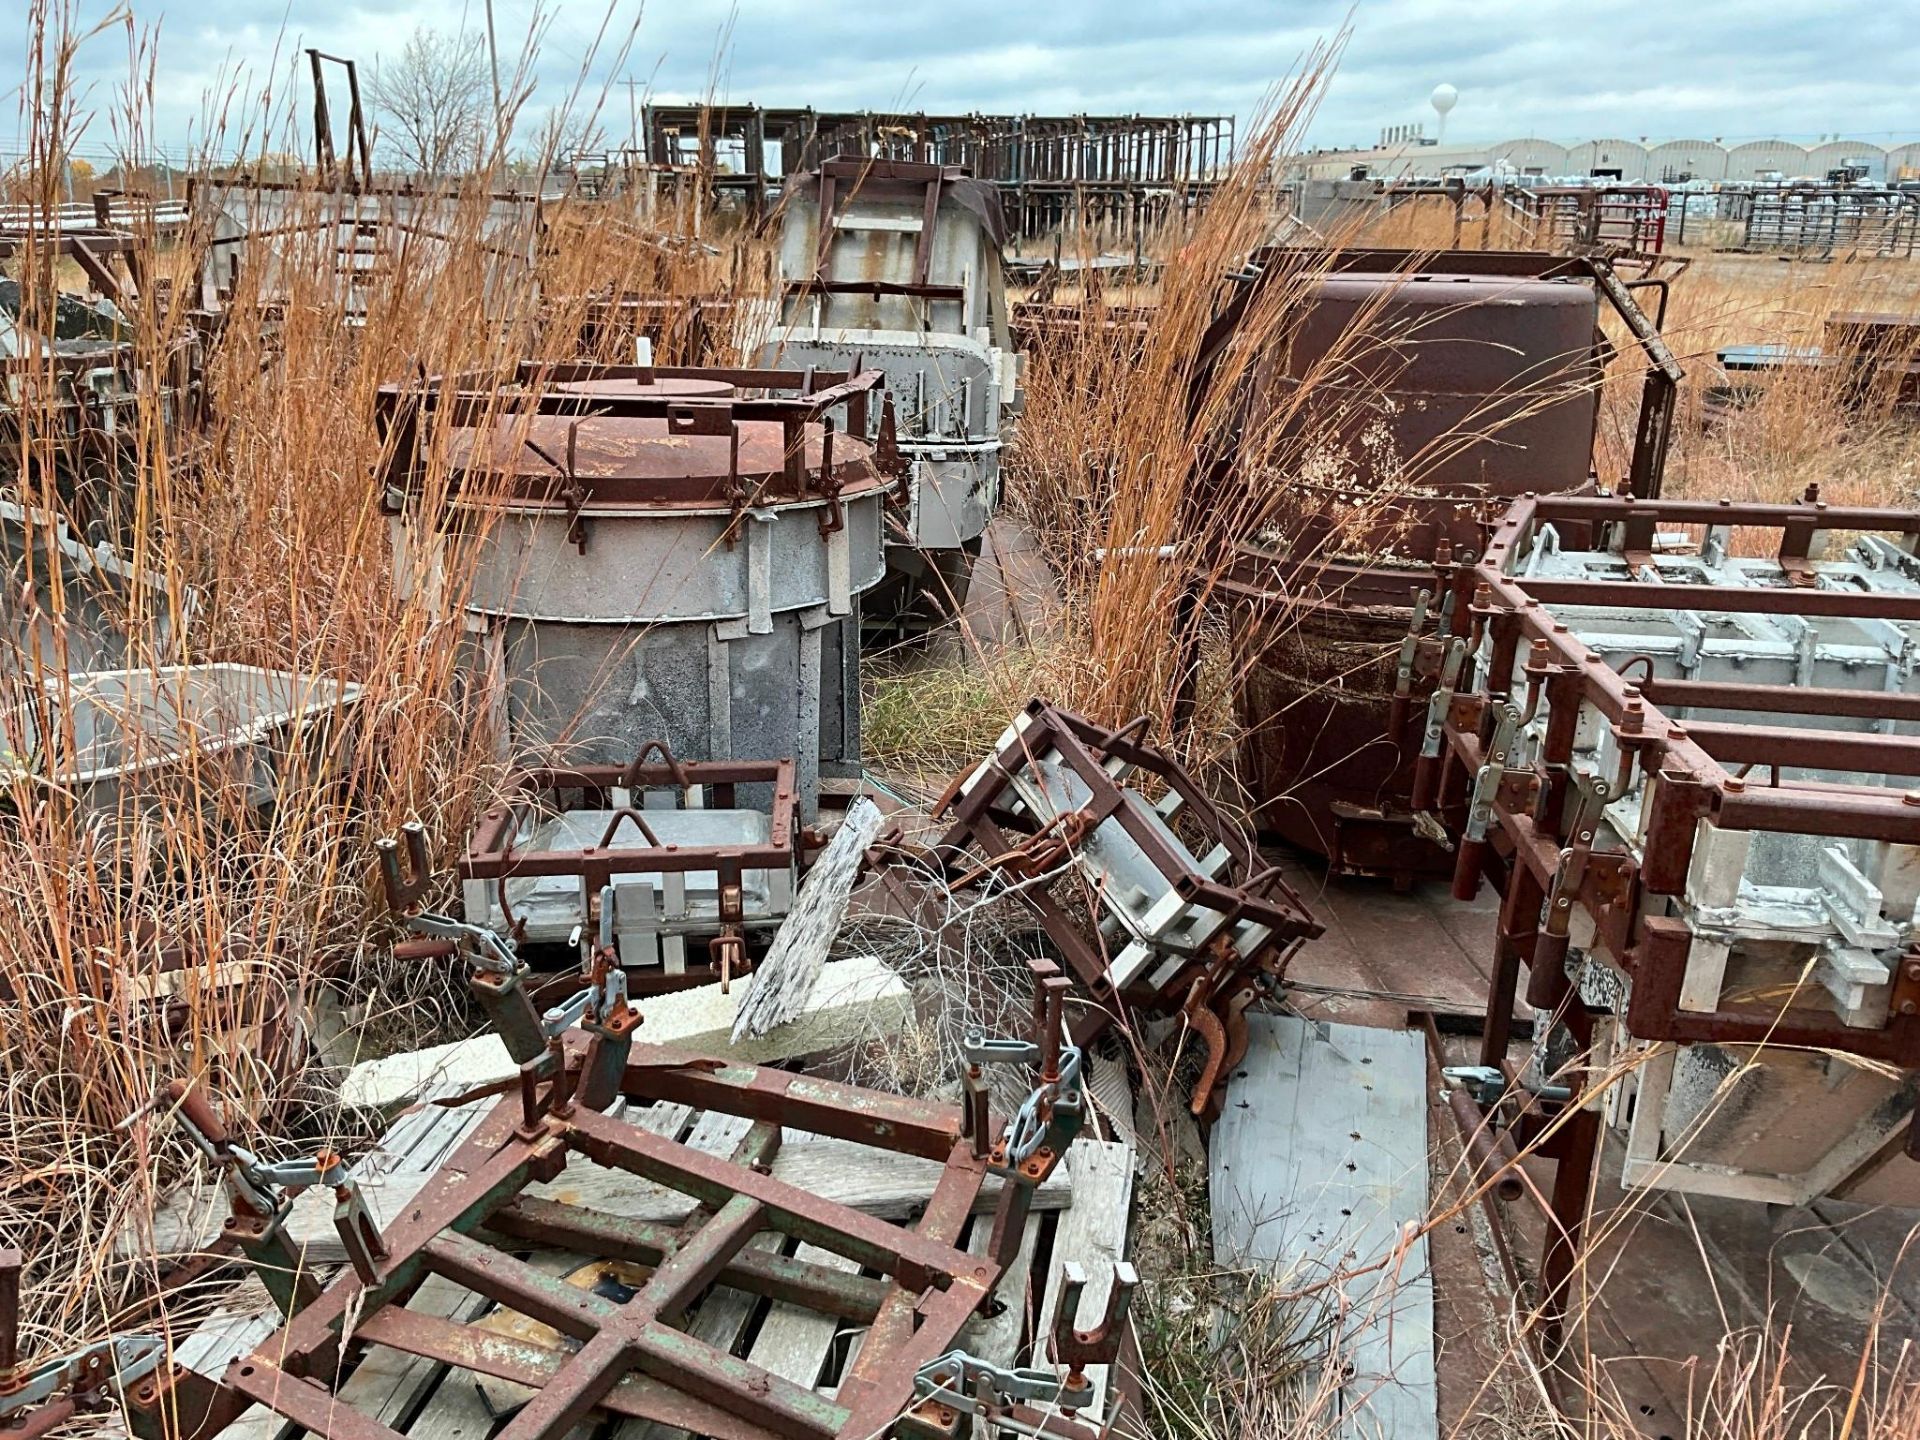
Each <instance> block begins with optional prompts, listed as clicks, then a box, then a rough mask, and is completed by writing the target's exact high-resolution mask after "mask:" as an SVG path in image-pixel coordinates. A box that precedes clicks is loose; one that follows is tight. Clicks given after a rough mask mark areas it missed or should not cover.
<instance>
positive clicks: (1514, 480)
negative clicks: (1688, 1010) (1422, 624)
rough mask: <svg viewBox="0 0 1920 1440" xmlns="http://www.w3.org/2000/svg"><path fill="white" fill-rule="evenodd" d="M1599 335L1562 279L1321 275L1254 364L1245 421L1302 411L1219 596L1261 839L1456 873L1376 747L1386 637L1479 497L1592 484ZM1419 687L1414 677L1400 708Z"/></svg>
mask: <svg viewBox="0 0 1920 1440" xmlns="http://www.w3.org/2000/svg"><path fill="white" fill-rule="evenodd" d="M1540 258H1541V260H1542V261H1543V262H1546V263H1549V264H1550V263H1552V257H1546V256H1543V257H1540ZM1598 321H1599V299H1598V296H1597V295H1596V293H1595V290H1594V289H1593V287H1592V286H1591V285H1590V284H1588V283H1583V282H1582V281H1580V280H1578V279H1574V278H1570V277H1569V278H1559V279H1541V278H1528V277H1516V276H1509V275H1451V274H1404V273H1393V274H1388V273H1381V274H1364V273H1360V274H1355V273H1344V274H1332V275H1328V276H1325V277H1323V278H1322V279H1320V280H1319V281H1318V282H1317V283H1316V284H1315V286H1314V288H1313V290H1312V292H1311V297H1310V299H1309V300H1308V301H1307V303H1306V306H1305V309H1304V313H1303V314H1302V316H1301V318H1300V320H1299V322H1298V324H1297V325H1296V326H1294V327H1293V328H1292V329H1291V330H1290V332H1289V334H1288V338H1287V342H1286V343H1285V345H1284V346H1281V347H1278V348H1276V350H1275V352H1274V354H1273V355H1272V356H1271V357H1270V358H1268V359H1267V360H1266V361H1265V362H1264V363H1263V364H1262V366H1261V367H1260V369H1259V371H1258V372H1257V379H1256V382H1255V386H1254V392H1253V395H1252V397H1251V403H1250V412H1249V413H1250V414H1252V415H1256V416H1257V415H1261V414H1272V413H1275V412H1276V411H1278V412H1283V413H1284V412H1285V411H1287V410H1288V409H1289V407H1295V406H1297V407H1298V408H1297V412H1296V413H1295V414H1294V415H1293V417H1292V419H1291V420H1290V421H1289V422H1288V426H1287V439H1286V441H1285V442H1284V443H1283V445H1282V447H1281V453H1283V454H1284V455H1285V456H1286V463H1287V464H1288V465H1289V466H1290V467H1291V468H1292V470H1293V472H1294V473H1293V474H1292V475H1291V478H1290V479H1289V480H1288V483H1287V486H1286V492H1285V493H1286V497H1287V500H1286V506H1285V508H1284V509H1283V511H1282V513H1281V514H1280V515H1279V516H1278V517H1277V519H1276V522H1275V523H1274V525H1273V526H1272V527H1271V531H1270V533H1269V534H1268V535H1265V536H1262V537H1257V538H1256V539H1255V540H1253V541H1252V542H1250V543H1248V544H1246V545H1244V546H1243V547H1242V550H1241V565H1240V567H1239V570H1238V573H1237V574H1236V576H1235V582H1236V583H1235V585H1234V586H1233V589H1234V592H1235V595H1236V599H1237V601H1238V604H1237V607H1236V616H1237V619H1238V621H1239V627H1240V634H1241V638H1242V640H1243V641H1244V642H1245V643H1246V645H1247V647H1248V648H1249V649H1250V650H1252V651H1253V652H1255V654H1257V656H1258V660H1257V663H1254V664H1252V665H1251V666H1249V667H1248V670H1247V672H1246V674H1247V678H1246V681H1245V683H1244V684H1243V685H1242V686H1241V689H1240V694H1239V707H1240V718H1241V721H1242V723H1243V725H1244V726H1245V732H1246V736H1247V738H1246V741H1245V742H1244V744H1243V745H1242V748H1241V765H1242V770H1243V772H1244V774H1245V778H1246V779H1247V781H1248V782H1249V784H1250V785H1251V786H1252V788H1253V791H1254V793H1255V794H1256V795H1257V796H1258V797H1259V798H1260V801H1261V809H1260V811H1259V822H1260V824H1261V827H1262V828H1263V829H1264V830H1267V831H1269V832H1273V833H1277V834H1279V835H1281V836H1283V837H1284V838H1286V839H1287V840H1290V841H1292V842H1293V843H1295V844H1298V845H1302V846H1305V847H1307V848H1309V849H1312V850H1316V851H1318V852H1320V853H1322V854H1325V855H1328V856H1329V857H1330V858H1332V859H1333V860H1334V862H1335V865H1336V868H1338V869H1342V870H1347V871H1353V872H1360V873H1371V874H1390V875H1394V876H1397V877H1401V878H1404V877H1406V876H1408V875H1410V874H1413V873H1417V872H1420V871H1423V870H1432V871H1441V870H1447V869H1450V868H1451V866H1452V858H1451V857H1450V856H1449V855H1448V854H1447V853H1446V852H1445V851H1444V850H1442V849H1441V848H1440V847H1438V846H1436V845H1434V844H1432V843H1430V842H1429V841H1428V840H1426V839H1425V838H1423V837H1422V836H1421V834H1420V833H1419V832H1418V831H1417V830H1416V829H1415V828H1414V826H1413V824H1412V815H1411V811H1410V808H1409V800H1410V794H1411V786H1412V773H1413V764H1412V761H1413V755H1414V753H1415V751H1416V750H1417V747H1410V746H1409V745H1407V744H1406V743H1405V737H1404V736H1403V735H1396V734H1390V733H1389V729H1390V726H1389V721H1390V718H1391V715H1392V713H1393V709H1394V706H1393V697H1394V691H1395V689H1396V686H1397V684H1398V680H1399V676H1398V662H1399V650H1400V645H1399V642H1400V640H1401V639H1402V637H1404V636H1405V634H1406V632H1407V628H1408V626H1409V624H1410V623H1411V621H1412V603H1413V600H1414V597H1415V595H1416V593H1417V592H1418V590H1419V589H1420V588H1421V587H1422V586H1423V585H1425V586H1431V585H1432V583H1433V569H1432V566H1433V562H1434V560H1435V557H1436V554H1437V553H1442V552H1443V551H1444V549H1445V548H1446V547H1449V546H1450V547H1452V549H1453V551H1454V552H1455V554H1456V556H1458V557H1461V558H1464V557H1465V555H1466V554H1467V553H1468V552H1470V551H1471V549H1472V547H1473V546H1474V545H1475V544H1477V543H1478V536H1479V533H1480V532H1479V525H1478V523H1477V511H1478V509H1479V507H1480V505H1481V502H1482V501H1483V499H1484V498H1486V497H1489V496H1512V495H1518V494H1521V493H1524V492H1526V491H1540V492H1551V491H1564V490H1574V489H1578V488H1580V487H1581V486H1583V485H1585V484H1587V482H1588V480H1589V478H1590V474H1591V457H1592V450H1593V438H1594V429H1595V424H1596V421H1597V417H1598V410H1599V388H1598V382H1599V379H1600V364H1601V350H1600V332H1599V328H1598ZM1313 596H1318V597H1320V598H1318V599H1314V598H1312V597H1313ZM1430 691H1431V682H1430V679H1429V678H1427V677H1421V679H1420V683H1419V684H1418V685H1417V687H1416V689H1415V692H1414V694H1413V697H1412V700H1413V703H1412V708H1413V709H1414V710H1424V700H1425V696H1426V694H1428V693H1430Z"/></svg>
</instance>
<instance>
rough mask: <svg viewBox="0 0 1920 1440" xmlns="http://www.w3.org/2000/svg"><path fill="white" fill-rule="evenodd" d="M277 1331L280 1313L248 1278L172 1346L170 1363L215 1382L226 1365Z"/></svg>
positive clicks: (261, 1288)
mask: <svg viewBox="0 0 1920 1440" xmlns="http://www.w3.org/2000/svg"><path fill="white" fill-rule="evenodd" d="M279 1328H280V1311H279V1310H278V1308H276V1307H275V1305H274V1303H273V1297H272V1296H271V1295H269V1294H268V1293H267V1287H266V1286H265V1285H263V1284H261V1283H260V1280H259V1279H258V1277H256V1276H252V1275H249V1276H248V1277H247V1278H246V1279H245V1280H243V1281H241V1282H240V1284H238V1285H236V1286H235V1287H234V1289H233V1293H232V1294H230V1295H229V1296H228V1297H227V1298H226V1300H225V1301H223V1302H222V1303H221V1305H220V1308H219V1309H217V1310H215V1311H214V1312H213V1314H211V1315H209V1316H208V1317H207V1318H206V1319H205V1320H203V1321H201V1322H200V1325H199V1327H198V1328H197V1329H195V1330H194V1332H193V1333H192V1334H191V1335H188V1336H187V1337H186V1338H185V1339H183V1340H182V1341H181V1342H180V1343H179V1344H178V1345H176V1346H175V1347H174V1351H173V1363H174V1364H176V1365H179V1366H181V1367H182V1368H184V1369H187V1370H191V1371H193V1372H194V1374H196V1375H205V1376H207V1377H208V1378H209V1379H212V1380H218V1379H219V1378H220V1376H221V1375H222V1374H223V1373H224V1372H225V1371H226V1368H227V1362H228V1361H229V1360H232V1359H233V1358H234V1357H235V1356H237V1355H244V1354H246V1353H247V1352H248V1351H249V1350H251V1349H253V1347H254V1346H256V1345H258V1344H259V1343H260V1342H261V1341H262V1340H264V1339H266V1338H267V1336H269V1335H271V1334H272V1333H273V1332H274V1331H275V1330H278V1329H279Z"/></svg>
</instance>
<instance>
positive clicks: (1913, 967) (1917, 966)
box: [1907, 960, 1920, 980]
mask: <svg viewBox="0 0 1920 1440" xmlns="http://www.w3.org/2000/svg"><path fill="white" fill-rule="evenodd" d="M1907 979H1909V980H1920V960H1909V961H1908V962H1907Z"/></svg>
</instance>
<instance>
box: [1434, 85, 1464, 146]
mask: <svg viewBox="0 0 1920 1440" xmlns="http://www.w3.org/2000/svg"><path fill="white" fill-rule="evenodd" d="M1431 103H1432V105H1433V108H1434V112H1435V113H1436V114H1437V115H1439V117H1440V128H1439V131H1438V132H1437V133H1436V134H1435V136H1434V140H1435V142H1436V143H1438V144H1445V143H1446V139H1447V112H1448V111H1449V110H1451V109H1453V107H1454V106H1455V105H1457V104H1459V103H1460V92H1459V91H1458V90H1456V89H1454V88H1453V86H1451V85H1446V84H1440V85H1436V86H1434V87H1433V96H1432V100H1431Z"/></svg>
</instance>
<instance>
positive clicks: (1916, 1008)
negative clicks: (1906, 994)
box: [1900, 1000, 1920, 1015]
mask: <svg viewBox="0 0 1920 1440" xmlns="http://www.w3.org/2000/svg"><path fill="white" fill-rule="evenodd" d="M1900 1013H1901V1014H1902V1015H1920V1002H1916V1001H1913V1000H1902V1001H1901V1002H1900Z"/></svg>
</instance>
